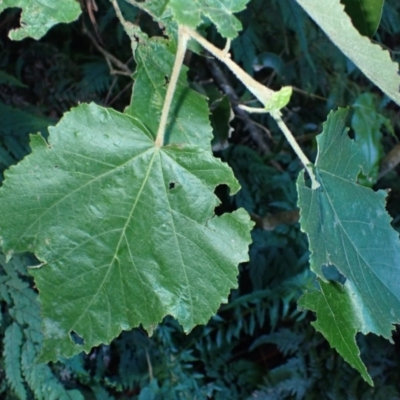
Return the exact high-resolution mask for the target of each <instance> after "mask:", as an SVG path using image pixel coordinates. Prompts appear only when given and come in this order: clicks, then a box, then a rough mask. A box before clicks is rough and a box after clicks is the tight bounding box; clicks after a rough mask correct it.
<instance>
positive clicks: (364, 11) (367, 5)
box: [341, 0, 384, 37]
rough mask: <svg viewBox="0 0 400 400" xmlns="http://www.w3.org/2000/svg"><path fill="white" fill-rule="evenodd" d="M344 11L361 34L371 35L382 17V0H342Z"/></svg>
mask: <svg viewBox="0 0 400 400" xmlns="http://www.w3.org/2000/svg"><path fill="white" fill-rule="evenodd" d="M341 2H342V3H343V4H344V5H345V11H346V12H347V14H349V15H350V17H351V20H352V21H353V24H354V26H355V27H356V28H357V29H358V31H359V32H360V33H361V34H362V35H366V36H370V37H372V36H373V35H374V33H375V32H376V30H377V29H378V26H379V23H380V21H381V17H382V10H383V4H384V0H342V1H341Z"/></svg>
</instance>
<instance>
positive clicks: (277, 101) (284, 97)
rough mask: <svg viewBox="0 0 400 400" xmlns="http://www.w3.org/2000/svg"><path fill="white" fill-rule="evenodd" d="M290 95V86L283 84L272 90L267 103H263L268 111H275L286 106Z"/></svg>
mask: <svg viewBox="0 0 400 400" xmlns="http://www.w3.org/2000/svg"><path fill="white" fill-rule="evenodd" d="M291 97H292V87H291V86H284V87H282V88H281V89H280V90H278V91H277V92H273V94H272V95H271V97H270V98H269V100H268V103H267V104H264V107H265V110H266V111H268V112H276V111H279V110H280V109H282V108H283V107H286V106H287V104H288V103H289V101H290V98H291Z"/></svg>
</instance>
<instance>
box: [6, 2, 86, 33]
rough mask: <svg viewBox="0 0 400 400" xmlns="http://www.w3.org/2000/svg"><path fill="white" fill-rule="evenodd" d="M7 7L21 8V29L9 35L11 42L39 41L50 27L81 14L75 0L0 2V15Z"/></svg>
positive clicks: (73, 19) (71, 19)
mask: <svg viewBox="0 0 400 400" xmlns="http://www.w3.org/2000/svg"><path fill="white" fill-rule="evenodd" d="M8 7H18V8H22V15H21V27H20V28H17V29H14V30H12V31H11V32H10V34H9V36H10V38H11V39H13V40H22V39H24V38H26V37H31V38H34V39H40V38H41V37H42V36H43V35H45V34H46V32H47V31H48V30H49V29H50V28H51V27H52V26H54V25H56V24H59V23H61V22H72V21H75V20H76V19H77V18H78V17H79V15H80V13H81V8H80V6H79V3H78V2H77V1H76V0H57V1H46V2H44V1H39V0H0V13H1V12H2V11H3V10H5V9H6V8H8Z"/></svg>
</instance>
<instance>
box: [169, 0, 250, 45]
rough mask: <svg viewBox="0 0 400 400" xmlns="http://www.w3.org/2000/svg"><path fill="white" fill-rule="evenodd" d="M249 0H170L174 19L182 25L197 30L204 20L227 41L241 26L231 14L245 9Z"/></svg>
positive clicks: (233, 36) (235, 34) (236, 33)
mask: <svg viewBox="0 0 400 400" xmlns="http://www.w3.org/2000/svg"><path fill="white" fill-rule="evenodd" d="M248 2H249V0H192V1H191V2H190V4H189V3H188V2H187V0H170V2H169V7H170V8H171V10H172V12H173V14H174V17H175V19H176V20H177V21H178V23H180V24H182V25H187V26H189V27H190V28H193V29H195V28H197V27H198V26H199V25H200V24H201V23H202V22H203V21H204V20H205V19H206V18H209V19H210V20H211V21H212V22H213V23H214V24H215V25H216V27H217V29H218V32H219V33H220V34H221V35H222V36H223V37H225V38H227V39H234V38H235V37H236V36H237V35H238V31H240V30H241V29H242V24H241V23H240V21H239V20H238V19H237V18H236V17H235V16H234V15H233V13H236V12H239V11H242V10H244V9H245V8H246V4H247V3H248Z"/></svg>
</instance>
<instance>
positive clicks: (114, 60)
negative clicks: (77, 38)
mask: <svg viewBox="0 0 400 400" xmlns="http://www.w3.org/2000/svg"><path fill="white" fill-rule="evenodd" d="M82 30H83V33H84V34H85V35H86V36H87V37H88V38H89V39H90V40H91V42H92V43H93V45H94V47H96V49H97V50H98V51H99V52H100V53H101V54H102V55H103V56H104V58H105V59H106V61H107V63H108V65H109V67H110V73H111V74H112V75H125V76H131V75H132V71H131V70H130V69H129V67H128V66H127V65H126V64H124V63H123V62H122V61H120V60H118V58H117V57H115V56H113V55H112V54H111V53H109V52H108V51H107V50H105V49H104V48H103V47H102V46H100V44H99V43H98V42H97V40H96V38H95V37H94V36H93V35H92V34H91V33H90V32H89V30H88V29H87V28H86V26H85V24H83V27H82ZM112 64H114V65H115V66H116V67H118V68H119V69H120V70H115V69H114V68H113V67H112Z"/></svg>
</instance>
